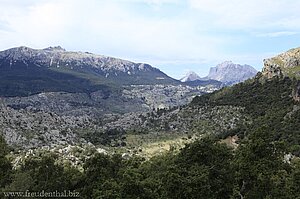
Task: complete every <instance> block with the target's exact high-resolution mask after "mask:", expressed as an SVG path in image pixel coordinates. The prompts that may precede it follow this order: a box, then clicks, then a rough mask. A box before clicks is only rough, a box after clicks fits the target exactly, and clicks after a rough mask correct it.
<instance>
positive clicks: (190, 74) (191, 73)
mask: <svg viewBox="0 0 300 199" xmlns="http://www.w3.org/2000/svg"><path fill="white" fill-rule="evenodd" d="M198 79H200V77H199V75H198V74H197V73H195V72H194V71H189V72H187V74H186V75H185V76H184V77H183V78H181V79H180V81H182V82H189V81H195V80H198Z"/></svg>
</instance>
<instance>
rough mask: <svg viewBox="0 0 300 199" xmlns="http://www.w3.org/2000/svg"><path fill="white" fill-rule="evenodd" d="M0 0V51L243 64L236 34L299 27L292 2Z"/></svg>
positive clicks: (291, 31) (275, 33)
mask: <svg viewBox="0 0 300 199" xmlns="http://www.w3.org/2000/svg"><path fill="white" fill-rule="evenodd" d="M0 2H1V7H0V19H1V20H0V49H6V48H10V47H12V46H20V45H27V46H30V47H34V48H44V47H47V46H49V45H62V46H63V47H65V48H66V49H68V50H82V51H90V52H95V53H99V54H105V55H110V56H116V57H121V58H126V59H130V60H133V61H139V62H148V63H150V64H154V65H160V66H168V65H176V66H179V65H182V66H187V67H188V66H190V65H193V66H195V65H197V64H199V65H202V66H203V65H205V64H206V65H208V66H211V65H212V63H217V62H219V61H223V60H227V59H232V60H235V59H234V58H237V59H236V60H238V61H239V62H242V63H246V62H247V61H248V60H250V58H249V59H247V56H248V57H251V60H254V59H255V57H254V56H252V55H253V52H245V51H243V53H244V54H241V52H239V50H240V49H238V48H242V47H241V46H242V45H243V42H245V40H247V39H249V38H246V37H247V36H245V35H243V33H244V32H246V33H247V34H249V35H250V36H251V37H253V35H254V36H260V37H272V38H280V37H283V36H289V35H296V34H297V33H298V32H300V12H299V7H300V1H295V0H276V1H274V0H249V1H240V0H223V1H222V0H28V1H20V0H0ZM8 30H9V31H8ZM224 32H225V33H224ZM226 32H227V33H226ZM231 33H233V34H231ZM254 33H255V34H254ZM241 35H242V36H241ZM247 42H248V43H251V42H249V41H247ZM237 46H238V47H237ZM235 47H236V48H237V49H234V48H235ZM244 48H245V47H244ZM228 49H230V52H227V50H228ZM231 49H234V50H231ZM255 56H256V55H255ZM257 57H259V59H260V56H257ZM256 59H257V58H256ZM243 60H245V61H243ZM251 60H250V62H251ZM170 70H172V69H170ZM172 71H175V69H174V70H172Z"/></svg>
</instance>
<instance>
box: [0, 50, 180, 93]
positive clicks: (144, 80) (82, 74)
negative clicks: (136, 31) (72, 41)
mask: <svg viewBox="0 0 300 199" xmlns="http://www.w3.org/2000/svg"><path fill="white" fill-rule="evenodd" d="M0 78H1V80H0V81H1V82H0V83H1V86H0V95H1V96H27V95H31V94H35V93H39V92H52V91H53V92H57V91H65V92H85V93H90V92H93V91H96V90H101V89H105V88H106V87H107V86H111V85H130V84H178V83H179V81H177V80H175V79H172V78H170V77H168V76H167V75H166V74H164V73H163V72H161V71H160V70H158V69H156V68H153V67H152V66H150V65H148V64H141V63H133V62H130V61H126V60H121V59H116V58H112V57H106V56H102V55H95V54H91V53H87V52H85V53H83V52H68V51H66V50H64V49H63V48H61V47H49V48H46V49H42V50H36V49H31V48H28V47H18V48H12V49H9V50H5V51H2V52H0Z"/></svg>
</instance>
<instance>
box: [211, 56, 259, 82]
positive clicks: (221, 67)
mask: <svg viewBox="0 0 300 199" xmlns="http://www.w3.org/2000/svg"><path fill="white" fill-rule="evenodd" d="M256 74H257V71H256V70H255V69H254V68H253V67H252V66H249V65H240V64H235V63H233V62H231V61H225V62H223V63H221V64H218V65H217V66H216V67H211V68H210V71H209V74H208V76H207V77H206V78H207V79H213V80H217V81H220V82H223V83H225V84H229V85H231V84H236V83H239V82H243V81H245V80H247V79H249V78H252V77H254V76H255V75H256Z"/></svg>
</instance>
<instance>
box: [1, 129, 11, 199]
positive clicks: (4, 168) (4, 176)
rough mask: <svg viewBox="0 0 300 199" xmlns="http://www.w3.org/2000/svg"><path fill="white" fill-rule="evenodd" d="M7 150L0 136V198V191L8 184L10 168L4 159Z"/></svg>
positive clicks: (7, 161) (9, 164)
mask: <svg viewBox="0 0 300 199" xmlns="http://www.w3.org/2000/svg"><path fill="white" fill-rule="evenodd" d="M8 151H9V149H8V147H7V144H6V142H5V140H4V138H3V137H2V136H1V135H0V196H1V191H2V189H3V188H4V187H5V186H6V185H7V184H8V183H10V180H11V173H12V166H11V163H10V162H9V160H8V159H7V158H6V155H7V153H8Z"/></svg>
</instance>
